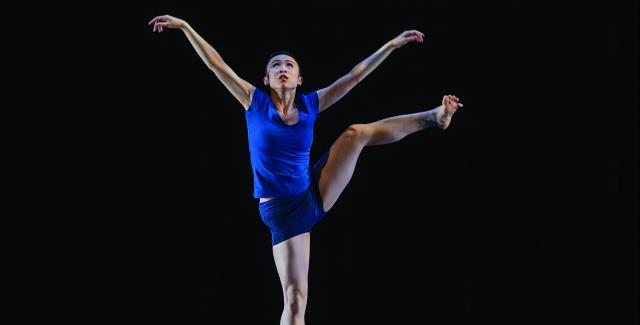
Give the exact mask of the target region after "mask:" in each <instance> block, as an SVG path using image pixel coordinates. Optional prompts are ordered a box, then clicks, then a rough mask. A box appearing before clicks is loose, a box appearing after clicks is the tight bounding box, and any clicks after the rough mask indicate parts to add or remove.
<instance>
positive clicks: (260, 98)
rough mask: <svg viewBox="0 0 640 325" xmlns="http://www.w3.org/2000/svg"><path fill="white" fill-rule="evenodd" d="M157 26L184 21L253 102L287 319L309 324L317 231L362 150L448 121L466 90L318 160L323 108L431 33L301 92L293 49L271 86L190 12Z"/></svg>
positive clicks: (279, 60)
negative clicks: (232, 62)
mask: <svg viewBox="0 0 640 325" xmlns="http://www.w3.org/2000/svg"><path fill="white" fill-rule="evenodd" d="M149 25H153V31H154V32H163V31H164V30H165V29H166V28H170V29H180V30H182V32H184V34H185V36H186V37H187V39H188V40H189V42H190V43H191V45H192V46H193V48H194V49H195V50H196V52H197V53H198V55H199V56H200V58H201V59H202V60H203V61H204V63H205V64H206V65H207V67H208V68H209V69H211V70H212V71H213V73H214V74H215V75H216V77H218V79H219V80H220V81H221V82H222V84H223V85H224V86H225V87H226V88H227V89H228V90H229V91H230V92H231V94H232V95H233V96H234V97H235V98H236V99H237V100H238V101H239V102H240V103H241V104H242V106H243V107H244V109H245V117H246V121H247V132H248V140H249V151H250V160H251V167H252V170H253V176H254V177H253V183H254V184H253V185H254V190H253V196H254V197H255V198H256V199H259V203H258V210H259V212H260V217H261V219H262V221H263V222H264V223H265V225H266V226H267V227H268V228H269V229H270V231H271V243H272V248H273V257H274V260H275V264H276V269H277V271H278V276H279V278H280V283H281V285H282V293H283V297H284V309H283V312H282V317H281V319H280V324H304V314H305V309H306V304H307V293H308V281H307V278H308V271H309V253H310V232H311V229H312V227H313V226H314V225H315V224H316V223H317V222H318V221H320V220H321V219H322V218H323V217H324V216H325V213H326V212H327V211H329V210H330V209H331V207H332V206H333V205H334V204H335V202H336V200H337V199H338V197H339V196H340V194H341V193H342V191H343V190H344V189H345V187H346V186H347V184H348V183H349V180H350V179H351V176H352V175H353V171H354V169H355V167H356V162H357V160H358V157H359V155H360V152H362V150H363V149H364V147H367V146H374V145H381V144H387V143H392V142H396V141H399V140H400V139H402V138H404V137H405V136H407V135H409V134H412V133H414V132H417V131H420V130H422V129H425V128H429V127H439V128H441V129H446V128H447V127H449V124H450V123H451V119H452V116H453V114H454V113H455V112H456V110H457V109H458V108H460V107H462V103H460V100H459V98H458V97H456V96H453V95H446V96H444V97H443V98H442V104H441V105H440V106H437V107H435V108H433V109H431V110H427V111H423V112H419V113H414V114H406V115H399V116H393V117H389V118H386V119H383V120H380V121H377V122H374V123H368V124H353V125H351V126H349V127H348V128H347V129H346V130H345V131H344V132H343V133H342V134H341V135H340V136H339V137H338V139H336V140H335V142H334V143H333V144H332V145H331V147H330V148H329V150H327V151H326V152H325V153H324V154H323V155H322V157H321V158H320V159H319V160H318V161H317V162H316V163H315V164H314V165H313V166H311V165H310V160H309V158H310V148H311V144H312V142H313V127H314V124H315V120H316V117H317V116H318V114H319V113H320V112H322V111H324V110H325V109H327V108H328V107H330V106H331V105H333V104H335V103H336V102H337V101H338V100H339V99H340V98H342V97H343V96H344V95H346V94H347V93H348V92H349V91H350V90H351V89H352V88H353V87H355V86H356V85H357V84H358V83H359V82H360V81H362V79H364V78H365V77H366V76H367V75H369V74H370V73H371V72H372V71H373V70H374V69H375V68H376V67H377V66H378V65H379V64H380V63H381V62H382V61H384V59H386V58H387V57H388V56H389V54H391V52H393V51H394V50H395V49H398V48H400V47H402V46H404V45H406V44H407V43H410V42H417V43H422V42H423V41H424V34H423V33H421V32H419V31H417V30H410V31H405V32H402V33H401V34H400V35H399V36H397V37H395V38H394V39H392V40H390V41H389V42H387V43H385V44H384V45H383V46H382V47H381V48H380V49H378V50H377V51H376V52H375V53H373V54H372V55H371V56H369V57H368V58H367V59H365V60H364V61H362V62H360V63H359V64H357V65H356V66H355V67H354V68H353V69H352V70H351V71H350V72H349V73H347V74H346V75H344V76H343V77H341V78H339V79H338V80H337V81H335V82H334V83H332V84H331V85H329V86H328V87H326V88H323V89H320V90H317V91H314V92H311V93H309V94H306V95H305V94H301V93H297V92H296V89H297V87H298V86H300V85H301V84H302V80H303V79H302V76H301V74H300V66H299V65H298V60H296V58H295V57H294V56H293V55H292V54H290V53H288V52H277V53H274V54H273V55H271V56H269V58H268V59H267V65H266V68H265V76H264V78H263V83H264V86H266V87H267V89H268V90H267V91H266V92H263V91H261V90H260V89H258V88H256V87H254V86H253V85H252V84H250V83H248V82H247V81H245V80H243V79H242V78H240V77H239V76H238V75H236V74H235V72H233V70H231V68H230V67H229V66H228V65H227V64H226V63H225V62H224V61H223V59H222V57H221V56H220V54H218V52H217V51H216V50H215V49H214V48H213V47H212V46H211V45H210V44H208V43H207V42H206V41H205V40H204V39H203V38H202V37H201V36H200V35H198V33H196V31H195V30H194V29H193V28H192V27H191V26H190V25H189V24H188V23H187V22H186V21H184V20H182V19H179V18H176V17H172V16H169V15H163V16H157V17H155V18H153V19H152V20H151V21H150V22H149Z"/></svg>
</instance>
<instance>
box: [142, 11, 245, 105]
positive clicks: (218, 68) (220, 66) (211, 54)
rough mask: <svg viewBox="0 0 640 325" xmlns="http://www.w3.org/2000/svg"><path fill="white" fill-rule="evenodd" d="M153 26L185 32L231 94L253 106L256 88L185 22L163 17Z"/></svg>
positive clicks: (152, 22) (158, 18) (203, 59)
mask: <svg viewBox="0 0 640 325" xmlns="http://www.w3.org/2000/svg"><path fill="white" fill-rule="evenodd" d="M151 24H153V31H154V32H155V31H157V32H162V31H164V28H177V29H180V30H182V31H183V32H184V34H185V35H186V36H187V38H188V39H189V42H190V43H191V45H192V46H193V48H194V49H195V50H196V52H198V55H199V56H200V58H201V59H202V61H204V63H205V64H206V65H207V67H208V68H209V69H211V71H213V73H214V74H215V75H216V77H218V79H219V80H220V81H221V82H222V84H224V86H225V87H227V89H228V90H229V91H230V92H231V94H232V95H233V96H234V97H235V98H236V99H237V100H238V101H239V102H240V103H241V104H242V106H243V107H244V109H245V110H246V109H248V108H249V105H250V104H251V95H252V93H253V89H254V87H253V86H252V85H251V84H250V83H248V82H246V81H245V80H243V79H242V78H240V77H238V75H236V73H235V72H233V70H231V68H230V67H229V66H228V65H227V64H226V63H225V62H224V61H223V60H222V57H221V56H220V54H218V51H216V50H215V49H214V48H213V47H212V46H211V45H209V43H207V41H205V40H204V39H203V38H202V37H201V36H200V35H198V33H196V31H195V30H194V29H193V28H191V26H190V25H189V24H188V23H187V22H186V21H184V20H182V19H179V18H176V17H172V16H169V15H163V16H158V17H155V18H153V19H152V20H151V21H150V22H149V25H151Z"/></svg>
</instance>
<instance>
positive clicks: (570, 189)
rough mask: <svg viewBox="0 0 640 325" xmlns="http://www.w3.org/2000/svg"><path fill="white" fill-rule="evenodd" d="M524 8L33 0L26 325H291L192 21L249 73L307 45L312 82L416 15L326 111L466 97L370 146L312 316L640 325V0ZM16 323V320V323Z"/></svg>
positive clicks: (11, 265)
mask: <svg viewBox="0 0 640 325" xmlns="http://www.w3.org/2000/svg"><path fill="white" fill-rule="evenodd" d="M624 3H625V4H614V3H609V2H607V4H606V5H605V4H602V3H601V4H594V5H585V4H582V3H581V4H579V5H572V6H569V5H565V6H564V7H559V6H558V5H555V4H551V3H548V4H542V3H539V2H536V3H535V4H534V3H533V2H525V1H508V2H503V3H499V4H497V3H494V4H484V3H476V2H469V3H465V2H462V1H430V2H420V1H392V2H388V3H379V4H373V3H368V2H367V3H364V2H363V3H353V2H347V1H342V2H335V3H330V2H313V3H308V2H304V3H288V2H283V1H275V2H262V3H249V2H235V3H224V4H222V3H219V2H213V1H211V2H206V3H204V2H203V3H197V2H194V3H190V4H186V3H185V2H182V1H175V2H149V3H145V4H142V3H135V4H134V2H130V3H127V4H116V3H110V4H106V3H103V4H95V3H92V4H76V5H72V4H55V5H52V4H48V5H44V6H41V5H33V4H28V5H27V4H25V3H22V4H20V6H19V7H14V9H12V10H10V11H8V12H7V14H6V15H7V16H9V17H6V19H7V20H6V21H5V26H4V27H5V28H4V29H3V31H4V36H5V39H4V41H3V53H4V54H3V55H4V56H5V60H3V61H4V62H3V65H5V67H4V68H3V71H4V72H3V79H5V81H6V82H4V83H3V86H2V87H3V91H2V98H1V100H2V114H3V116H4V117H3V118H2V122H3V124H4V127H3V132H4V134H5V136H4V138H5V139H6V140H8V141H7V145H6V146H4V150H3V151H4V155H3V160H4V161H5V162H6V163H8V164H7V165H6V167H5V169H4V171H5V173H3V174H4V176H3V178H4V179H5V181H3V182H2V183H3V185H5V187H6V188H5V189H6V191H5V195H4V197H3V199H4V200H3V201H4V202H5V203H4V204H3V207H4V208H5V209H3V210H4V212H3V213H2V215H3V217H2V219H3V226H2V230H3V233H4V236H3V238H4V239H5V243H4V245H3V246H4V248H5V250H4V251H5V253H4V254H3V255H4V258H3V265H4V267H3V269H5V270H9V271H10V272H9V275H8V276H5V278H4V280H5V281H3V282H4V287H5V289H4V290H3V292H4V293H5V294H6V295H5V298H4V300H5V302H6V305H7V307H8V308H7V310H8V311H9V312H8V313H4V315H5V316H6V317H7V318H11V319H13V320H17V321H16V322H15V323H20V324H48V323H52V322H53V321H56V320H63V321H65V322H66V323H83V324H97V323H101V324H102V323H105V324H106V323H109V324H116V323H137V324H157V323H173V324H185V323H190V324H205V323H208V324H223V323H224V324H276V323H277V322H278V319H279V317H280V312H281V308H282V296H281V291H280V290H281V289H280V283H279V281H278V277H277V273H276V269H275V266H274V264H273V258H272V255H271V244H270V237H269V233H268V230H267V228H266V227H265V226H264V225H263V224H262V223H261V221H260V218H259V215H258V211H257V202H256V200H255V199H253V198H252V197H251V190H252V175H251V169H250V163H249V152H248V145H247V136H246V125H245V120H244V115H243V114H244V113H243V109H242V106H241V105H240V104H239V103H237V102H236V101H235V99H234V98H233V97H232V96H231V95H230V94H229V93H228V92H227V90H226V89H225V88H224V87H223V86H222V85H221V83H220V82H219V81H218V80H217V79H216V78H215V76H214V75H213V74H212V73H211V72H210V71H208V70H207V69H206V67H205V65H204V64H203V63H202V62H201V61H200V59H199V57H198V56H197V54H196V53H195V52H194V50H193V49H192V47H191V46H190V45H189V43H188V41H187V39H186V38H185V37H184V35H183V34H182V33H181V32H179V31H176V30H170V31H168V32H165V33H161V34H157V33H152V32H151V28H150V27H149V26H147V22H148V21H149V20H150V19H151V18H153V17H154V16H156V15H160V14H165V13H167V14H172V15H174V16H177V17H181V18H184V19H185V20H187V21H188V22H190V24H191V25H192V26H193V27H194V28H195V29H196V31H198V32H199V33H200V34H201V35H202V36H203V37H204V38H205V39H206V40H207V41H209V42H210V43H211V44H212V45H213V46H214V47H215V48H216V49H217V50H218V51H219V52H220V53H221V55H222V56H223V58H224V59H225V60H226V62H227V63H228V64H229V65H230V66H231V67H232V68H233V69H234V70H235V71H236V73H237V74H238V75H240V76H242V77H243V78H244V79H246V80H247V81H249V82H251V83H252V84H254V85H258V84H259V82H260V80H261V77H262V71H263V68H264V64H265V59H266V56H267V55H268V54H269V53H271V52H274V51H277V50H282V49H288V50H291V51H293V52H294V53H296V54H297V55H298V56H299V57H300V61H301V62H300V63H301V65H302V69H303V76H304V77H305V82H304V84H303V86H302V87H301V91H302V92H305V93H308V92H311V91H313V90H316V89H319V88H321V87H325V86H326V85H328V84H329V83H331V82H333V81H334V80H335V79H336V78H338V77H340V76H342V75H343V74H344V73H346V72H348V71H349V69H351V68H352V67H353V66H354V65H355V64H357V63H358V62H360V61H361V60H362V59H364V58H366V57H367V56H368V55H370V54H371V53H373V52H374V51H375V50H376V49H378V48H379V47H380V46H381V45H382V44H384V43H385V42H387V41H388V40H390V39H391V38H393V37H395V36H397V35H398V34H399V33H400V32H402V31H403V30H406V29H418V30H420V31H422V32H424V33H425V34H426V39H425V42H424V43H423V44H421V45H417V44H409V45H407V46H405V47H403V48H401V49H399V50H398V51H396V52H394V53H392V54H391V56H390V57H389V58H388V59H387V60H386V61H385V62H384V63H383V64H382V65H381V66H380V67H379V68H378V69H377V70H376V71H375V72H373V73H372V74H371V75H370V76H369V77H368V78H367V79H365V80H364V81H363V82H362V83H361V84H359V85H358V86H357V87H356V88H354V89H353V91H352V92H351V93H350V94H348V95H347V96H346V97H345V98H343V99H342V100H341V101H340V102H339V103H338V104H336V105H335V106H333V107H331V108H330V109H328V110H327V111H325V112H323V113H322V114H321V116H320V117H319V120H318V123H317V124H316V129H315V132H316V135H315V140H314V145H313V148H312V159H313V160H314V161H315V159H317V158H318V156H319V155H320V154H321V153H322V152H324V150H326V149H327V148H328V147H329V146H330V145H331V143H332V142H333V140H335V139H336V137H337V136H338V135H339V134H340V133H341V132H342V131H343V130H344V129H345V128H346V127H347V126H348V125H350V124H352V123H364V122H372V121H375V120H378V119H381V118H384V117H388V116H392V115H398V114H405V113H411V112H417V111H420V110H424V109H430V108H433V107H435V106H436V105H438V104H439V101H440V99H441V97H442V96H443V95H444V94H456V95H457V96H458V97H460V98H461V100H462V102H463V103H464V104H465V107H464V108H463V109H462V110H461V111H460V112H459V113H457V114H456V116H455V119H454V121H453V124H452V126H451V127H450V128H449V129H448V130H447V131H440V130H436V129H429V130H426V131H423V132H421V133H417V134H413V135H411V136H409V137H407V138H405V139H404V140H403V141H401V142H398V143H395V144H391V145H386V146H379V147H371V148H367V149H365V151H364V152H363V154H362V155H361V157H360V160H359V163H358V166H357V169H356V172H355V174H354V176H353V178H352V180H351V183H350V184H349V186H348V187H347V189H346V190H345V192H344V193H343V194H342V196H341V198H340V199H339V200H338V202H337V203H336V205H335V206H334V208H333V210H332V211H331V212H330V213H329V214H328V215H327V217H326V218H325V219H324V220H323V221H322V222H321V223H320V224H318V225H317V226H316V228H314V231H313V233H312V236H311V237H312V245H311V247H312V248H311V267H310V274H309V282H310V297H309V301H308V307H307V322H308V324H367V323H376V324H377V323H382V324H408V323H419V324H422V323H433V324H470V323H479V322H484V321H488V322H491V323H493V324H498V323H499V324H575V323H579V322H580V323H584V322H587V321H588V322H592V321H593V322H598V323H601V324H604V323H607V324H635V323H637V320H638V277H637V272H638V261H637V257H638V227H637V226H638V220H637V213H638V199H637V195H638V171H637V167H638V91H637V87H638V62H637V61H638V34H637V28H638V6H637V3H632V2H624ZM3 317H4V316H3Z"/></svg>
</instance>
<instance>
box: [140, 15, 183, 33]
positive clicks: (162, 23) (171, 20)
mask: <svg viewBox="0 0 640 325" xmlns="http://www.w3.org/2000/svg"><path fill="white" fill-rule="evenodd" d="M151 24H153V31H154V32H155V31H158V32H162V31H164V28H165V27H166V28H181V27H183V26H185V25H186V24H187V23H186V22H185V21H184V20H182V19H180V18H176V17H173V16H169V15H162V16H157V17H155V18H153V19H151V21H150V22H149V25H151Z"/></svg>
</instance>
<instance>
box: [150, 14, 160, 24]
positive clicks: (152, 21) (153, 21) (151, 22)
mask: <svg viewBox="0 0 640 325" xmlns="http://www.w3.org/2000/svg"><path fill="white" fill-rule="evenodd" d="M160 18H161V16H156V17H154V18H153V19H151V21H150V22H149V25H151V24H153V23H155V22H156V21H157V20H158V19H160Z"/></svg>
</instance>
